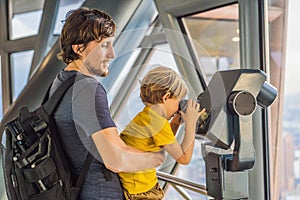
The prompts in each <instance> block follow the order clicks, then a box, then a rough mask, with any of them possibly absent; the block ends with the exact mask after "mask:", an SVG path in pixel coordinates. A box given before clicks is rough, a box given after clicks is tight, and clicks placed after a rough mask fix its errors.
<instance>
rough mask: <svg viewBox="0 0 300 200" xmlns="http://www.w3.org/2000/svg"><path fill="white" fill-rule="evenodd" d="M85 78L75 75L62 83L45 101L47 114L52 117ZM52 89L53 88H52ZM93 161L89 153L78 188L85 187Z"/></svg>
mask: <svg viewBox="0 0 300 200" xmlns="http://www.w3.org/2000/svg"><path fill="white" fill-rule="evenodd" d="M83 78H85V76H77V75H75V74H74V75H73V76H71V77H70V78H68V79H67V80H65V81H63V82H62V83H61V85H60V86H59V87H58V88H57V89H56V90H55V91H54V93H53V94H52V95H51V97H50V98H49V99H48V100H46V101H45V100H44V101H45V103H44V104H43V106H44V110H45V112H46V113H47V114H48V115H52V114H53V112H54V111H55V109H56V107H57V106H58V104H59V102H60V101H61V99H62V98H63V96H64V94H65V93H66V91H67V90H68V89H69V88H70V87H71V86H72V85H73V84H74V82H75V81H76V80H81V79H83ZM51 85H52V84H51ZM50 88H51V86H50ZM50 88H49V89H48V91H47V94H46V95H47V96H48V97H49V93H50ZM47 96H46V98H47ZM54 137H58V136H57V135H55V134H54ZM92 160H93V156H92V154H91V153H90V152H88V155H87V157H86V160H85V162H84V165H83V167H82V169H81V170H80V174H79V176H78V178H77V181H76V187H81V186H82V185H83V182H84V180H85V177H86V175H87V172H88V170H89V168H90V165H91V163H92Z"/></svg>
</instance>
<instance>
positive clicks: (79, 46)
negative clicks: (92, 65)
mask: <svg viewBox="0 0 300 200" xmlns="http://www.w3.org/2000/svg"><path fill="white" fill-rule="evenodd" d="M81 47H82V44H73V45H72V49H73V51H74V52H75V53H76V54H78V55H80V56H81V51H80V49H81Z"/></svg>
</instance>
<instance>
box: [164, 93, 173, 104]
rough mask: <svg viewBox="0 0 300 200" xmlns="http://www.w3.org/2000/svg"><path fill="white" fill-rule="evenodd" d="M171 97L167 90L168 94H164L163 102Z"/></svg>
mask: <svg viewBox="0 0 300 200" xmlns="http://www.w3.org/2000/svg"><path fill="white" fill-rule="evenodd" d="M170 97H171V93H170V92H167V93H166V94H164V95H163V96H162V101H163V103H165V102H166V101H167V99H168V98H170Z"/></svg>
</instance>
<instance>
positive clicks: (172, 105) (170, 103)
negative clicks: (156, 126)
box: [164, 97, 181, 120]
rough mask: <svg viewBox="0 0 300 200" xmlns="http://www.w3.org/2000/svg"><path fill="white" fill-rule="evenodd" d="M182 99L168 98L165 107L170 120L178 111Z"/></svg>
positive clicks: (167, 117)
mask: <svg viewBox="0 0 300 200" xmlns="http://www.w3.org/2000/svg"><path fill="white" fill-rule="evenodd" d="M180 100H181V99H178V98H176V97H171V98H167V99H166V101H165V103H164V107H165V114H166V116H165V117H166V119H167V120H169V119H171V117H172V116H173V115H174V113H176V112H177V111H178V107H179V102H180Z"/></svg>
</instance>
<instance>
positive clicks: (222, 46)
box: [182, 4, 240, 80]
mask: <svg viewBox="0 0 300 200" xmlns="http://www.w3.org/2000/svg"><path fill="white" fill-rule="evenodd" d="M182 22H183V24H184V28H185V29H186V32H187V34H188V37H189V38H190V42H191V45H192V48H193V49H194V51H195V54H196V57H197V61H198V63H199V66H200V68H201V70H202V71H203V72H204V74H205V75H206V76H207V79H208V80H210V78H211V76H212V75H213V74H214V73H215V72H216V71H217V70H225V69H235V68H240V58H239V55H240V53H239V28H238V6H237V4H234V5H230V6H225V7H221V8H218V9H213V10H210V11H206V12H201V13H197V14H194V15H190V16H187V17H183V18H182Z"/></svg>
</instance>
